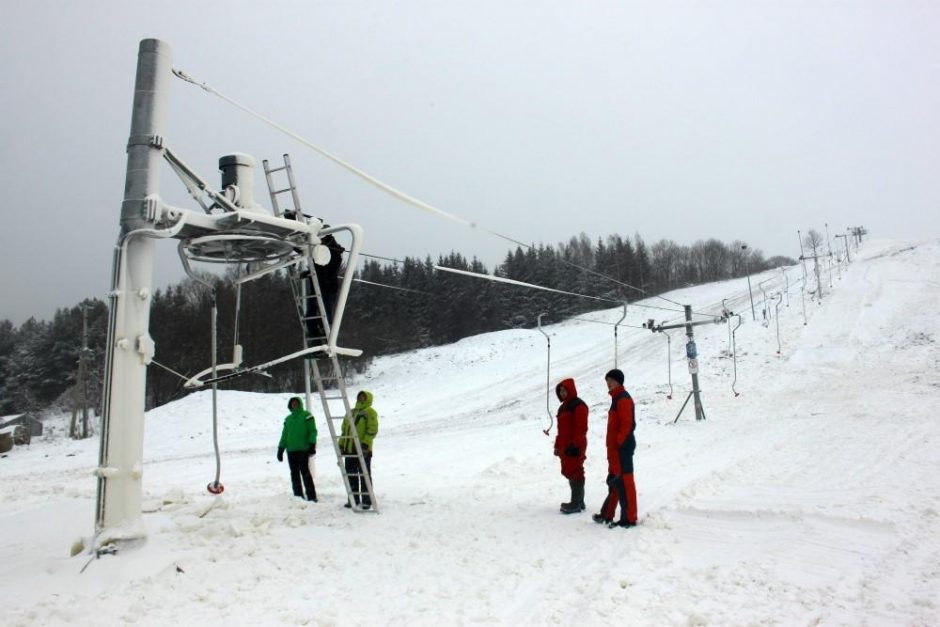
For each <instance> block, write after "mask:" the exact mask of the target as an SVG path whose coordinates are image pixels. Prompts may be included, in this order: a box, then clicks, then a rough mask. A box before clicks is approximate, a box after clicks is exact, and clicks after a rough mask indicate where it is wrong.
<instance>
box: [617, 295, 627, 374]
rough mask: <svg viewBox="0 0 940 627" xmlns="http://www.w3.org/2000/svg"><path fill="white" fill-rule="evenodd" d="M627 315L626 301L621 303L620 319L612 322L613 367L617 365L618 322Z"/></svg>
mask: <svg viewBox="0 0 940 627" xmlns="http://www.w3.org/2000/svg"><path fill="white" fill-rule="evenodd" d="M626 317H627V302H626V301H624V303H623V315H622V316H620V320H618V321H617V322H616V323H614V368H616V367H617V327H619V326H620V323H621V322H623V321H624V320H625V319H626Z"/></svg>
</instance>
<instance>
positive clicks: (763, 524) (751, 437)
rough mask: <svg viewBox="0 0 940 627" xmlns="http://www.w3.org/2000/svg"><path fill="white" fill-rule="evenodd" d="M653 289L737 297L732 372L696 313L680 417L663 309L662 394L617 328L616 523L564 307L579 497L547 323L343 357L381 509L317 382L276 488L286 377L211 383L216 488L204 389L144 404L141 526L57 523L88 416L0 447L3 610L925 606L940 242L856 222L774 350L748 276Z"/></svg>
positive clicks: (809, 620)
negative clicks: (121, 548) (362, 404)
mask: <svg viewBox="0 0 940 627" xmlns="http://www.w3.org/2000/svg"><path fill="white" fill-rule="evenodd" d="M774 272H775V273H776V274H777V275H780V271H779V270H777V271H774ZM774 272H768V273H765V274H764V275H762V276H760V277H753V280H754V281H755V282H756V281H761V280H764V279H766V278H770V277H771V276H773V275H774ZM801 274H802V271H801V270H800V269H799V268H794V269H792V270H791V271H790V277H791V281H790V284H791V286H792V285H793V284H794V282H795V280H796V279H797V278H798V277H799V276H801ZM826 285H827V286H828V282H826ZM782 286H783V281H782V280H781V281H780V284H779V285H777V286H775V287H772V288H771V289H774V290H776V289H781V288H782ZM669 297H670V298H671V299H673V300H676V301H679V302H689V303H691V304H692V305H693V306H694V307H695V308H696V309H697V310H700V311H707V312H715V311H717V310H718V309H720V301H721V299H722V298H725V297H730V301H729V304H730V306H731V308H732V309H734V310H735V311H737V312H740V313H742V314H744V321H745V324H744V325H743V326H742V327H741V328H740V329H739V330H738V333H737V343H738V365H737V369H738V381H737V385H736V387H737V390H738V391H739V392H741V396H739V397H737V398H736V397H735V396H734V395H733V393H732V391H731V378H732V362H731V359H730V358H729V357H728V356H727V337H728V334H727V328H726V327H725V326H724V325H718V326H701V327H697V329H696V340H697V344H698V353H699V364H700V374H701V381H702V389H703V403H704V406H705V411H706V415H707V420H706V421H703V422H695V421H694V419H693V418H694V412H692V411H690V410H689V409H687V410H686V413H685V414H683V416H682V418H680V420H679V422H678V423H677V424H675V425H673V424H672V422H673V419H674V417H675V415H676V412H677V411H678V409H679V406H680V404H681V402H682V400H683V399H684V398H685V395H686V394H687V392H688V389H689V385H690V382H689V376H688V374H687V370H686V367H685V360H684V350H685V349H684V346H683V344H684V342H683V336H682V334H681V333H680V332H673V333H674V335H673V342H672V351H673V354H672V359H673V368H672V372H673V382H674V384H675V388H676V389H675V394H674V396H673V398H672V400H667V398H666V394H667V392H668V386H667V385H666V342H665V341H664V339H663V337H661V336H659V335H654V334H652V333H649V332H647V331H643V330H638V329H632V328H628V329H621V331H620V340H619V345H620V349H621V350H620V358H619V366H620V367H621V368H622V369H623V370H624V372H625V373H626V379H627V382H626V385H627V388H628V389H629V390H630V392H631V393H632V394H633V396H634V398H635V399H636V401H637V416H638V427H637V432H636V435H637V440H638V448H637V452H636V458H635V459H636V484H637V489H638V501H639V514H640V525H639V526H638V527H636V528H633V529H629V530H624V529H614V530H608V529H607V528H606V527H604V526H601V525H595V524H594V523H592V522H591V520H590V514H591V513H592V511H596V510H597V508H598V506H599V505H600V502H601V500H602V498H603V491H604V483H603V481H604V477H605V474H606V462H605V456H604V428H605V422H606V411H607V407H608V405H609V402H608V396H607V394H606V388H605V386H604V381H603V375H604V373H605V372H606V371H607V370H608V369H609V368H611V367H612V366H613V363H612V361H613V359H612V357H613V355H612V353H613V333H612V327H611V326H608V325H601V324H591V323H588V322H584V321H579V320H571V321H567V322H561V323H559V324H555V325H553V326H550V327H547V328H546V330H547V331H548V332H549V333H550V334H551V337H552V379H553V384H554V382H556V381H558V380H560V379H561V378H563V377H567V376H573V377H574V378H575V380H576V382H577V386H578V389H579V391H580V394H581V396H582V398H583V399H584V400H585V402H586V403H587V404H588V405H589V407H590V412H591V413H590V433H589V446H588V451H587V452H588V460H587V476H588V479H587V490H586V492H587V495H586V501H587V503H588V511H587V512H585V513H584V514H579V515H572V516H563V515H560V514H559V513H558V503H559V502H560V501H563V500H566V499H567V497H568V494H567V492H566V490H567V483H566V481H565V480H564V478H563V477H561V475H560V474H559V469H558V463H557V460H556V459H555V458H554V457H553V456H552V439H551V438H546V437H545V435H543V434H542V429H543V428H544V427H545V426H546V425H547V417H546V415H545V387H544V386H545V370H544V368H545V339H544V337H543V336H542V335H540V334H539V333H538V331H537V330H534V329H532V330H519V329H516V330H507V331H501V332H497V333H490V334H486V335H480V336H477V337H472V338H468V339H465V340H463V341H460V342H458V343H456V344H454V345H450V346H441V347H436V348H429V349H424V350H419V351H415V352H411V353H408V354H403V355H396V356H391V357H382V358H379V359H377V360H376V361H375V363H374V366H373V367H372V369H371V370H370V371H369V372H368V373H367V374H366V375H364V376H362V377H360V379H359V380H356V381H353V382H352V384H351V392H352V393H355V392H356V391H358V390H359V389H362V388H365V389H369V390H371V391H372V392H374V394H375V407H376V408H377V410H378V412H379V416H380V421H381V430H380V433H379V436H378V438H377V439H376V442H375V460H374V465H373V471H374V475H375V487H376V491H377V495H378V499H379V503H380V506H381V510H382V511H381V514H378V515H368V514H362V515H357V514H354V513H352V512H350V511H349V510H347V509H344V508H343V503H344V502H345V495H344V492H343V489H342V485H341V482H340V478H339V474H338V471H337V469H336V465H335V459H334V458H333V455H332V453H331V450H330V447H329V445H328V441H327V439H326V431H327V428H326V424H325V423H324V421H323V416H322V410H321V409H320V407H319V405H318V404H314V407H313V411H314V413H315V414H316V415H317V417H318V426H319V428H320V433H321V438H322V439H321V441H320V446H319V447H318V450H319V455H318V456H317V458H316V466H317V472H316V481H317V493H318V495H319V497H320V502H319V503H307V502H303V501H301V500H299V499H295V498H294V497H292V496H291V494H290V482H289V476H288V469H287V464H286V463H284V464H278V463H277V461H276V460H275V451H276V448H277V442H278V438H279V436H280V429H281V423H282V419H283V417H284V415H285V413H286V409H285V408H286V402H287V399H288V397H289V396H291V394H288V393H284V394H267V395H266V394H249V393H241V392H225V393H222V394H221V395H220V423H221V424H220V440H221V446H222V454H223V459H222V464H223V466H222V482H223V483H224V485H225V492H224V494H223V495H221V496H219V497H213V496H212V495H210V494H208V493H207V492H206V489H205V486H206V484H207V483H208V482H209V481H210V480H212V479H213V477H214V457H213V454H212V440H211V413H210V412H211V409H210V408H211V405H210V393H209V392H200V393H197V394H193V395H191V396H189V397H187V398H185V399H183V400H181V401H179V402H175V403H172V404H169V405H166V406H163V407H160V408H158V409H155V410H153V411H151V412H149V413H148V414H147V416H146V434H145V464H144V510H145V514H144V522H145V524H146V526H147V529H148V533H149V536H148V539H147V542H146V543H145V544H144V545H143V546H142V547H140V548H138V549H135V550H129V551H126V552H124V553H122V554H119V555H117V556H104V557H102V558H101V559H98V560H92V561H91V563H88V562H89V560H90V557H89V556H88V555H87V554H79V555H77V556H75V557H69V548H70V546H71V544H72V542H73V541H74V540H75V539H76V538H78V537H82V536H86V537H87V536H89V535H90V534H91V532H92V527H93V521H94V500H95V482H94V479H93V478H92V476H91V474H90V470H91V469H92V468H93V467H94V466H95V465H96V462H97V451H98V443H97V441H95V440H88V441H84V442H74V441H70V440H67V439H65V438H63V437H62V436H61V435H59V436H58V437H57V436H53V437H45V438H41V439H37V440H35V441H34V442H33V444H32V446H31V447H29V448H26V447H18V448H15V449H14V450H13V451H11V452H10V453H9V454H8V455H6V456H5V457H4V458H2V459H0V502H2V508H0V554H2V556H3V559H2V560H0V590H3V591H4V594H3V604H4V610H3V623H4V624H6V625H66V624H69V625H72V624H84V625H116V624H126V623H130V624H142V625H174V626H181V625H195V624H198V625H269V624H286V625H298V624H299V625H304V624H310V625H320V624H323V625H333V624H339V625H363V624H366V625H372V624H395V625H406V624H407V625H440V624H445V625H446V624H470V623H487V624H506V625H516V624H526V625H544V624H564V625H635V624H643V625H744V624H758V623H760V624H765V623H766V624H795V625H807V624H829V625H832V624H845V625H866V624H867V625H889V624H892V625H894V624H903V625H930V624H934V625H936V624H938V623H940V480H938V477H940V453H938V451H940V419H938V416H937V407H938V404H940V403H938V401H940V343H938V339H940V313H938V311H940V242H938V241H935V240H934V241H927V242H920V243H912V242H892V241H872V242H868V243H866V244H865V245H864V246H863V247H862V249H861V250H860V251H859V252H858V253H857V255H853V263H852V264H851V265H850V266H849V267H848V269H847V270H846V271H843V273H842V279H841V280H839V279H838V278H837V277H836V276H834V277H833V290H832V292H831V293H830V292H829V291H828V289H827V290H826V294H825V296H824V299H823V301H822V303H821V304H816V303H815V302H810V301H807V305H806V307H807V314H808V316H809V325H808V326H804V325H803V316H802V310H801V302H800V293H799V291H793V292H791V294H790V298H789V301H790V306H789V307H785V306H784V307H781V310H780V332H781V340H782V347H783V348H782V354H781V355H780V356H778V355H777V354H776V350H777V340H776V329H775V325H774V324H771V325H770V326H769V327H764V326H762V325H761V324H759V320H760V309H759V308H758V323H754V322H752V321H751V319H750V307H749V303H748V297H747V285H746V282H745V281H744V279H738V280H734V281H726V282H722V283H717V284H710V285H705V286H700V287H696V288H689V289H683V290H678V291H675V292H672V293H670V294H669ZM645 302H647V303H649V304H652V305H656V306H666V307H672V306H671V305H669V304H668V303H665V302H664V301H662V300H659V299H652V300H649V301H645ZM758 307H760V306H759V305H758ZM620 315H621V310H620V309H616V308H615V309H611V310H609V311H604V312H598V313H595V314H590V315H589V316H587V317H594V318H596V319H598V320H602V321H606V322H614V321H616V320H617V319H618V318H619V317H620ZM670 316H671V317H672V319H673V320H675V319H678V318H680V316H681V314H680V313H678V312H677V313H671V312H664V311H659V310H654V309H643V308H641V307H637V306H631V307H630V310H629V315H628V317H627V319H626V320H625V323H626V324H631V325H636V326H639V324H640V322H641V321H645V320H646V319H647V318H650V317H653V318H656V319H657V320H659V319H662V318H664V317H670ZM157 350H158V353H159V347H157ZM158 357H159V354H158ZM555 406H556V403H555V400H554V398H552V407H553V408H554V407H555ZM59 420H61V421H63V423H64V420H65V418H64V417H61V418H59ZM55 431H56V432H57V433H59V434H61V433H62V431H63V429H62V428H57V429H56V430H55ZM553 435H554V434H553ZM86 564H87V568H86V569H85V571H84V572H83V573H80V571H81V570H82V568H83V567H85V566H86Z"/></svg>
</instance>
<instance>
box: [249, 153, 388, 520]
mask: <svg viewBox="0 0 940 627" xmlns="http://www.w3.org/2000/svg"><path fill="white" fill-rule="evenodd" d="M263 165H264V175H265V179H266V180H267V183H268V192H269V194H270V196H271V205H272V207H273V208H274V213H275V215H282V214H283V213H284V211H282V210H281V208H280V206H279V205H278V202H277V197H278V196H279V195H281V194H286V193H288V192H290V194H291V197H292V200H293V204H294V207H293V212H294V216H295V219H297V220H304V215H303V213H302V212H301V210H300V198H299V197H298V195H297V186H296V185H295V183H294V174H293V170H292V169H291V164H290V157H289V156H288V155H286V154H285V155H284V165H283V166H280V167H276V168H271V167H270V164H269V163H268V161H267V160H266V159H265V160H264V161H263ZM281 171H283V172H285V174H286V177H287V187H282V188H278V187H277V186H276V182H275V180H274V176H273V175H274V174H275V173H277V172H281ZM287 211H290V210H287ZM311 253H312V250H308V254H307V255H306V262H305V265H306V269H301V266H303V265H304V264H294V265H291V266H289V267H288V277H289V279H290V286H291V293H292V294H293V297H294V303H295V305H296V307H297V317H298V320H299V321H300V328H301V332H302V333H303V338H304V347H305V348H309V347H312V346H323V347H324V350H323V351H317V352H314V353H310V354H308V355H306V358H305V359H304V392H305V394H306V402H307V407H308V408H310V407H311V403H310V397H311V385H310V382H311V380H312V381H313V384H314V386H315V387H316V391H317V394H318V395H319V396H320V403H321V405H322V407H323V414H324V416H325V417H326V424H327V426H328V427H329V430H330V439H331V440H332V442H333V451H334V452H335V454H336V462H337V466H338V467H339V472H340V475H342V477H343V485H344V486H345V487H346V498H347V499H348V502H349V503H350V505H351V508H352V510H353V511H355V512H366V511H371V512H378V511H379V506H378V501H377V500H376V498H375V492H374V491H373V489H372V477H371V476H370V475H369V473H368V472H367V471H366V463H365V455H363V451H362V443H361V442H360V440H359V433H358V431H357V430H356V425H355V423H354V422H353V418H352V407H351V406H350V403H349V395H348V394H347V392H346V380H345V377H343V371H342V369H341V367H340V363H339V358H338V357H337V354H336V352H335V351H333V350H331V348H330V346H329V336H330V321H329V318H328V317H327V315H326V307H325V306H324V304H323V295H322V293H321V291H320V283H319V281H318V280H317V274H316V270H315V268H314V265H315V264H314V259H313V256H312V254H311ZM311 331H313V332H314V334H312V333H311ZM337 401H342V412H341V413H334V412H333V408H331V403H332V404H333V406H334V407H335V408H336V409H339V408H338V407H336V404H337ZM343 421H346V422H347V423H348V425H349V435H350V436H351V439H352V441H353V448H354V452H353V453H345V452H344V451H343V450H342V448H341V445H340V438H341V436H342V424H343ZM351 458H355V459H356V460H357V461H358V466H359V472H354V473H350V472H347V470H346V460H347V459H351ZM351 478H352V479H358V481H357V483H358V484H359V488H358V489H357V490H353V486H352V482H351V481H350V479H351ZM365 497H368V499H369V500H370V501H371V506H370V507H368V508H366V507H364V506H363V505H362V502H363V500H365Z"/></svg>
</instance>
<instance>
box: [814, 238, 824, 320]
mask: <svg viewBox="0 0 940 627" xmlns="http://www.w3.org/2000/svg"><path fill="white" fill-rule="evenodd" d="M813 265H814V268H815V269H816V296H817V298H818V300H817V301H816V302H817V304H819V305H822V297H823V288H822V277H821V276H820V270H819V255H817V254H816V245H815V244H814V245H813Z"/></svg>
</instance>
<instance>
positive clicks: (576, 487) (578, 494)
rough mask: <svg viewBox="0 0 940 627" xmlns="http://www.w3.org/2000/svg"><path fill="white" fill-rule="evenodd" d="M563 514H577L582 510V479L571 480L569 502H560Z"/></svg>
mask: <svg viewBox="0 0 940 627" xmlns="http://www.w3.org/2000/svg"><path fill="white" fill-rule="evenodd" d="M561 511H562V513H563V514H577V513H579V512H583V511H584V479H575V480H573V481H571V502H570V503H562V504H561Z"/></svg>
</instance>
